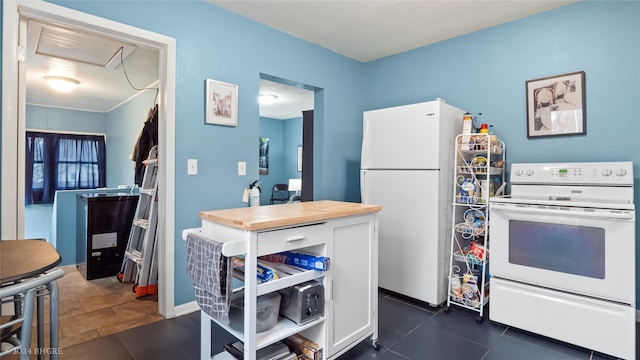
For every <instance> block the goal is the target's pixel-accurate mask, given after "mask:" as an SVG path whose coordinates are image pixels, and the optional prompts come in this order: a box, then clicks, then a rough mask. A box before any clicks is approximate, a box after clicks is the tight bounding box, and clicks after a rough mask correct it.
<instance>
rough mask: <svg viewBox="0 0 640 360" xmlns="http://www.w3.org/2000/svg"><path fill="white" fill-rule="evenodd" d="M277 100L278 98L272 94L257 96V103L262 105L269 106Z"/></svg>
mask: <svg viewBox="0 0 640 360" xmlns="http://www.w3.org/2000/svg"><path fill="white" fill-rule="evenodd" d="M276 100H278V97H277V96H276V95H273V94H260V96H258V102H259V103H260V104H262V105H271V104H273V103H274V102H276Z"/></svg>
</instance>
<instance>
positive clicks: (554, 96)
mask: <svg viewBox="0 0 640 360" xmlns="http://www.w3.org/2000/svg"><path fill="white" fill-rule="evenodd" d="M526 89H527V90H526V91H527V137H528V138H535V137H543V136H557V135H583V134H585V133H586V126H585V124H586V123H585V120H586V117H585V115H586V112H585V74H584V71H579V72H575V73H570V74H563V75H557V76H550V77H546V78H541V79H534V80H528V81H527V82H526Z"/></svg>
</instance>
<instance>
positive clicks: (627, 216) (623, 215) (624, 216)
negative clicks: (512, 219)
mask: <svg viewBox="0 0 640 360" xmlns="http://www.w3.org/2000/svg"><path fill="white" fill-rule="evenodd" d="M496 211H504V212H507V213H520V214H541V215H570V216H575V217H582V218H592V219H613V220H632V219H633V217H634V215H633V214H632V213H630V212H628V211H625V212H619V213H614V212H602V211H598V212H592V213H590V212H580V211H570V210H556V209H536V208H524V207H511V206H508V205H507V206H499V207H493V209H492V212H496Z"/></svg>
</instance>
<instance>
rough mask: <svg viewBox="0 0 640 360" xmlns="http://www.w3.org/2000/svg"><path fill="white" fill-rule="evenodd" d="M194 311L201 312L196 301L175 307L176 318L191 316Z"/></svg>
mask: <svg viewBox="0 0 640 360" xmlns="http://www.w3.org/2000/svg"><path fill="white" fill-rule="evenodd" d="M194 311H200V306H198V302H197V301H195V300H194V301H191V302H188V303H186V304H182V305H178V306H176V307H175V313H176V317H178V316H182V315H187V314H191V313H192V312H194Z"/></svg>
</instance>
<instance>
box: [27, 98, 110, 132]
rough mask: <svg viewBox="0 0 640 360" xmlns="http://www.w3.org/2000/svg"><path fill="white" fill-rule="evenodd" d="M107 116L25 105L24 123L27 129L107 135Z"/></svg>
mask: <svg viewBox="0 0 640 360" xmlns="http://www.w3.org/2000/svg"><path fill="white" fill-rule="evenodd" d="M106 122H107V116H106V115H105V114H104V113H97V112H89V111H78V110H68V109H57V108H51V107H46V106H37V105H27V112H26V117H25V123H26V125H25V126H26V127H27V129H39V130H51V131H55V130H61V131H74V132H80V133H82V132H84V133H96V134H106V133H107V123H106Z"/></svg>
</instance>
